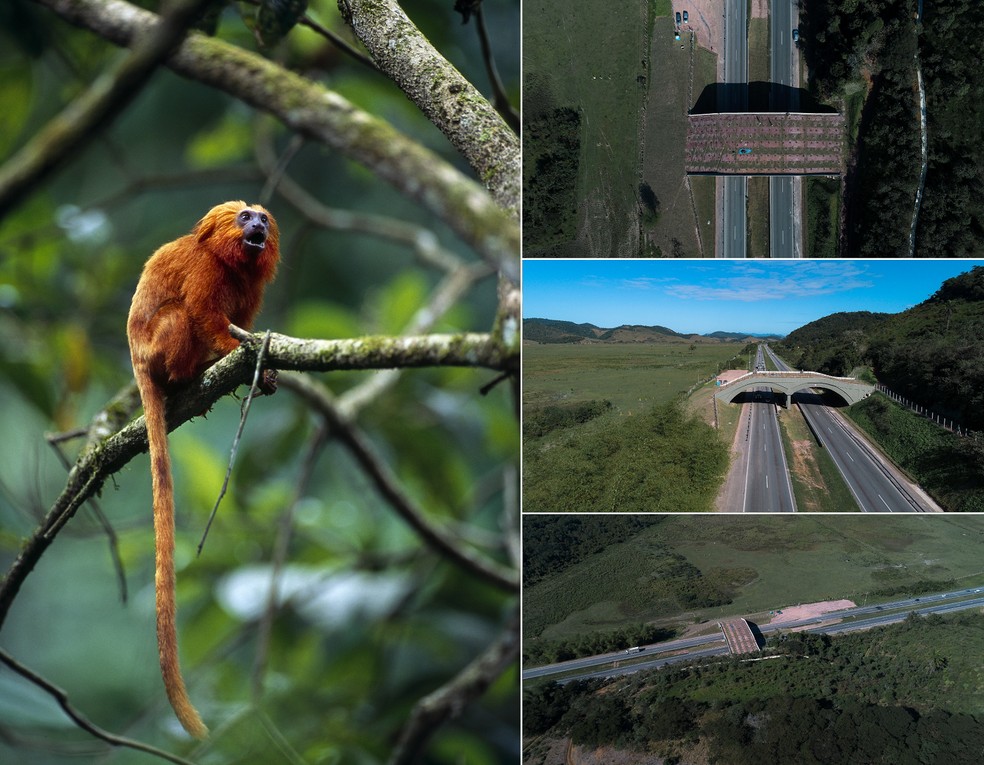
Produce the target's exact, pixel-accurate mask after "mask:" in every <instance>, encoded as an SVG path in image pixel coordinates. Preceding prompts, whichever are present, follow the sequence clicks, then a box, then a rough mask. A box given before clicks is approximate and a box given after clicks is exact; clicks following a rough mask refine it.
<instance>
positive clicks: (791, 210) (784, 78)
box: [769, 0, 803, 258]
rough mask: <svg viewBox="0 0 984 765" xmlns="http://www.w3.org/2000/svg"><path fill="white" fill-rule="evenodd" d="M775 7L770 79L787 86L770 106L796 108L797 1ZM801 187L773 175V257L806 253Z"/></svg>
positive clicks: (779, 0) (783, 0)
mask: <svg viewBox="0 0 984 765" xmlns="http://www.w3.org/2000/svg"><path fill="white" fill-rule="evenodd" d="M771 6H772V7H771V11H770V12H771V18H770V20H769V26H770V35H769V37H770V46H771V54H770V56H769V63H770V72H769V78H770V82H772V83H773V85H782V86H785V87H784V88H776V87H773V88H772V92H771V93H770V95H769V100H770V102H771V103H770V108H772V109H773V110H775V111H796V110H797V109H798V108H799V104H798V103H791V98H790V93H791V91H790V90H786V89H785V88H796V87H798V86H799V78H798V77H796V76H795V69H794V66H795V63H794V61H795V59H794V53H795V46H794V45H793V27H794V26H795V24H794V23H793V0H772V3H771ZM797 100H798V99H797ZM799 188H800V184H799V183H796V182H794V179H793V178H791V177H789V176H782V177H779V176H773V177H771V178H769V255H770V256H771V257H773V258H799V257H802V256H803V250H802V246H801V243H800V240H801V238H802V237H801V232H800V230H799V226H797V225H795V223H796V222H798V221H800V220H801V211H800V210H799V209H798V208H799V207H800V199H799V194H798V193H797V192H798V190H799Z"/></svg>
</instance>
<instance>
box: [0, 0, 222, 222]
mask: <svg viewBox="0 0 984 765" xmlns="http://www.w3.org/2000/svg"><path fill="white" fill-rule="evenodd" d="M208 2H210V0H183V1H182V0H179V1H177V2H174V3H171V4H170V6H169V10H168V11H167V12H166V13H165V14H164V15H163V16H162V17H161V18H160V21H159V23H157V24H156V25H155V26H154V27H153V31H152V32H150V34H149V35H148V36H147V37H146V39H145V40H141V41H139V42H138V43H137V45H136V46H135V47H134V48H133V51H132V52H131V53H130V54H129V55H128V56H127V57H126V58H125V59H124V60H123V61H122V63H121V64H120V65H119V66H117V67H115V68H114V70H113V71H112V72H107V73H106V74H104V75H103V76H102V77H100V78H98V79H97V80H96V81H95V82H94V83H93V84H92V85H91V87H90V88H89V89H88V90H87V91H85V92H84V93H83V94H82V95H81V96H80V97H79V98H78V99H77V100H75V101H73V102H72V103H70V104H69V105H68V106H67V107H66V108H65V109H64V110H63V111H62V112H61V113H60V114H59V115H58V116H57V117H55V118H54V119H52V120H51V121H50V122H49V123H48V124H47V125H45V126H44V128H42V129H41V130H39V131H37V132H36V133H35V134H34V136H33V138H32V139H31V140H30V141H29V142H28V143H27V144H26V145H25V146H24V147H23V148H22V149H21V150H20V151H18V152H17V154H16V155H14V157H12V158H11V159H9V160H8V161H7V162H6V163H5V164H4V166H3V167H2V168H0V218H2V217H3V216H5V215H6V214H8V213H9V212H10V211H11V210H12V209H13V208H14V207H16V206H17V205H18V204H20V203H21V202H23V201H24V200H25V199H26V198H27V197H28V196H29V195H30V193H31V192H32V191H33V190H34V189H35V188H36V187H37V186H38V184H40V183H41V182H42V181H43V180H44V179H45V178H47V177H48V176H49V175H51V173H53V172H54V171H55V170H57V169H58V168H59V167H61V166H62V165H63V164H64V163H65V162H67V161H68V160H69V159H70V158H71V157H73V156H75V155H77V154H78V153H79V152H80V150H81V148H82V147H83V146H85V145H86V144H87V143H88V142H89V141H91V140H92V139H93V138H94V137H95V136H97V135H99V134H100V133H101V132H102V131H103V130H104V129H105V128H106V127H107V126H108V125H109V124H110V123H111V122H112V121H113V120H114V119H115V118H116V117H117V116H118V115H119V114H120V113H121V112H123V110H124V109H126V107H127V106H129V105H130V103H132V101H133V99H134V98H136V97H137V94H139V93H140V92H141V89H142V88H143V86H144V84H145V83H146V82H147V80H148V79H149V78H150V76H151V75H152V74H153V73H154V71H155V70H156V69H157V67H158V66H159V65H160V64H161V63H162V62H163V61H164V59H165V58H167V57H168V55H169V54H170V53H171V52H172V51H173V50H174V49H175V47H176V46H177V45H178V44H179V43H180V42H181V40H182V39H183V38H184V36H185V34H186V32H187V31H188V28H189V27H190V26H191V25H192V24H193V23H194V22H195V19H196V17H197V16H198V15H199V13H200V11H201V10H202V8H204V6H205V5H206V4H207V3H208Z"/></svg>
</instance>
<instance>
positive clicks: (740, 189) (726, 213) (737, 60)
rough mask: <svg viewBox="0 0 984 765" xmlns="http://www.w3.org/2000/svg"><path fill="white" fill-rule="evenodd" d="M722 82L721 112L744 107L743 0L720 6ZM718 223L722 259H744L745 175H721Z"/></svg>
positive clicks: (745, 14)
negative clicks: (721, 191) (722, 38)
mask: <svg viewBox="0 0 984 765" xmlns="http://www.w3.org/2000/svg"><path fill="white" fill-rule="evenodd" d="M724 82H725V83H726V84H731V85H733V86H736V87H725V88H724V89H723V90H724V96H723V98H722V101H723V103H720V104H718V111H721V112H742V111H746V110H747V109H748V3H747V1H746V0H726V2H725V5H724ZM721 182H722V183H723V184H724V186H723V193H722V200H723V201H722V207H723V209H722V210H721V211H720V218H719V223H718V225H719V226H720V235H719V238H720V241H721V247H720V250H719V251H718V254H719V255H720V256H721V257H723V258H744V257H745V255H746V252H745V242H746V240H747V238H748V237H747V233H746V230H747V229H746V214H745V198H746V196H747V194H748V183H747V178H745V176H743V175H742V176H725V177H724V178H722V179H721Z"/></svg>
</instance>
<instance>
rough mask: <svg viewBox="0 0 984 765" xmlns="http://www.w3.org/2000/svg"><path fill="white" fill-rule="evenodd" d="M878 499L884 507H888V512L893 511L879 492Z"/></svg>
mask: <svg viewBox="0 0 984 765" xmlns="http://www.w3.org/2000/svg"><path fill="white" fill-rule="evenodd" d="M878 499H880V500H881V501H882V504H884V505H885V507H887V508H888V512H890V513H891V512H894V511H893V510H892V506H891V505H889V504H888V502H886V501H885V498H884V497H883V496H882V495H881V494H879V495H878Z"/></svg>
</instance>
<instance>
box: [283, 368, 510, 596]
mask: <svg viewBox="0 0 984 765" xmlns="http://www.w3.org/2000/svg"><path fill="white" fill-rule="evenodd" d="M281 382H282V383H283V386H284V387H286V388H288V389H290V390H292V391H294V392H295V393H297V394H299V395H300V396H301V397H303V398H304V400H305V401H307V402H308V403H309V404H310V405H311V406H313V407H314V408H315V409H316V410H317V411H318V412H319V413H320V414H321V416H322V417H324V418H325V421H326V422H327V423H328V425H329V427H330V428H331V432H332V435H334V436H335V437H336V438H337V439H338V440H339V441H340V442H341V443H342V444H343V445H344V446H345V447H346V448H347V449H348V450H349V451H350V452H351V453H352V456H353V457H355V459H356V461H357V462H358V463H359V465H360V466H361V467H362V470H363V471H364V472H365V473H366V475H367V476H368V477H369V478H370V479H371V480H372V482H373V483H374V484H375V485H376V489H377V490H378V491H379V493H380V494H382V495H383V497H384V499H386V501H387V502H388V503H389V504H390V506H391V507H392V508H393V509H394V510H395V511H396V513H397V515H399V516H400V517H401V518H402V519H403V520H404V521H406V523H407V524H409V526H410V527H411V528H412V529H413V530H414V531H416V532H417V534H418V536H420V538H421V539H422V540H423V541H424V542H425V543H426V544H427V545H428V546H429V547H430V548H431V549H432V550H434V551H435V552H436V553H438V554H439V555H441V556H442V557H444V558H447V559H448V560H450V561H451V562H453V563H455V564H456V565H458V566H460V567H461V568H463V569H465V570H466V571H469V572H470V573H472V574H474V575H476V576H479V577H481V578H482V579H484V580H485V581H486V582H489V583H491V584H493V585H495V586H496V587H498V588H499V589H501V590H505V591H506V592H516V591H518V589H519V580H518V577H517V575H516V572H515V571H512V570H511V569H509V568H507V567H505V566H502V565H500V564H499V563H496V562H495V561H492V560H489V559H487V558H485V557H484V556H482V555H480V554H478V553H477V552H475V551H474V550H471V549H470V548H468V547H467V545H465V543H464V541H463V540H461V539H460V538H457V537H455V536H454V535H452V534H449V533H448V532H447V531H445V530H444V529H442V528H440V527H438V526H436V525H434V524H432V523H431V522H430V521H429V520H428V519H427V518H426V516H425V515H424V513H423V511H422V510H421V509H420V508H418V507H417V506H416V505H415V504H414V502H413V500H412V499H411V498H410V497H409V496H408V495H407V493H406V492H405V491H403V489H402V487H401V486H400V485H399V483H398V481H397V479H396V476H394V475H393V473H392V471H391V470H390V469H389V468H388V467H387V466H386V464H385V463H384V462H383V461H382V460H381V459H380V458H379V457H378V456H377V455H376V454H375V453H374V452H373V450H372V448H371V447H370V445H369V439H368V438H366V436H365V434H363V432H362V431H361V429H360V428H359V427H358V426H357V425H356V424H355V423H353V422H352V421H350V420H348V419H347V418H345V417H344V415H343V414H342V413H341V412H339V410H338V407H337V406H336V405H335V401H334V397H333V396H332V394H331V392H330V391H329V390H328V389H327V388H326V387H325V386H323V385H320V384H319V383H317V382H316V381H315V380H312V379H311V378H310V377H303V376H300V375H287V376H285V377H284V378H282V380H281Z"/></svg>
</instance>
